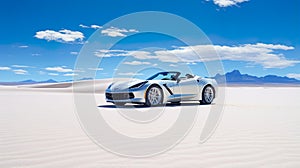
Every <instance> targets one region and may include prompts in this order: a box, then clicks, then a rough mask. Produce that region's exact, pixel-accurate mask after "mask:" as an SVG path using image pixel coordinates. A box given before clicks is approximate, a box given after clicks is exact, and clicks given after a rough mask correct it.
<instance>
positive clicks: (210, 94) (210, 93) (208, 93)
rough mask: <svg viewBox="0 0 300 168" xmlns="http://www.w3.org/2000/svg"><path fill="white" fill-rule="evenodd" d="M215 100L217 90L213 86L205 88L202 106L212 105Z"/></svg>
mask: <svg viewBox="0 0 300 168" xmlns="http://www.w3.org/2000/svg"><path fill="white" fill-rule="evenodd" d="M214 98H215V90H214V88H213V87H212V86H210V85H208V86H205V87H204V89H203V91H202V100H201V101H200V103H201V104H211V103H212V101H213V100H214Z"/></svg>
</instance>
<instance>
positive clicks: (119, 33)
mask: <svg viewBox="0 0 300 168" xmlns="http://www.w3.org/2000/svg"><path fill="white" fill-rule="evenodd" d="M134 32H138V31H137V30H135V29H120V28H117V27H110V28H107V29H104V30H102V31H101V34H103V35H105V36H110V37H126V36H127V35H126V33H134Z"/></svg>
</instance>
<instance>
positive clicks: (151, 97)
mask: <svg viewBox="0 0 300 168" xmlns="http://www.w3.org/2000/svg"><path fill="white" fill-rule="evenodd" d="M163 97H164V95H163V91H162V89H161V88H160V87H159V86H156V85H153V86H150V87H149V88H148V89H147V91H146V103H145V105H146V106H148V107H150V106H158V105H161V104H162V102H163Z"/></svg>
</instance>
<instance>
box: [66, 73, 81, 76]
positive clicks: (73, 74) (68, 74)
mask: <svg viewBox="0 0 300 168" xmlns="http://www.w3.org/2000/svg"><path fill="white" fill-rule="evenodd" d="M77 75H78V74H76V73H67V74H64V76H77Z"/></svg>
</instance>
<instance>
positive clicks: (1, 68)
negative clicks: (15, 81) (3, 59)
mask: <svg viewBox="0 0 300 168" xmlns="http://www.w3.org/2000/svg"><path fill="white" fill-rule="evenodd" d="M8 70H10V67H0V71H8Z"/></svg>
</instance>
